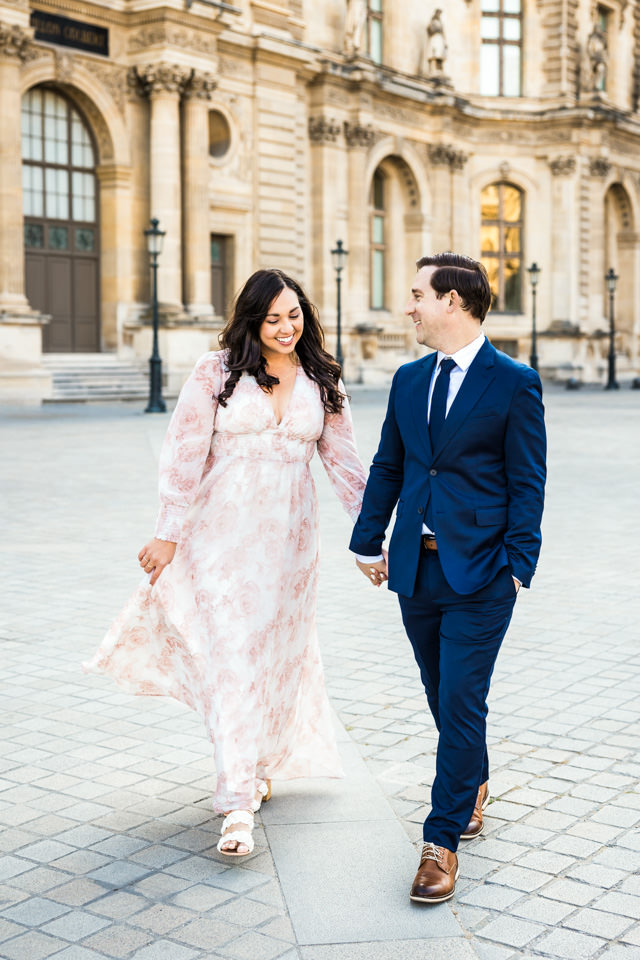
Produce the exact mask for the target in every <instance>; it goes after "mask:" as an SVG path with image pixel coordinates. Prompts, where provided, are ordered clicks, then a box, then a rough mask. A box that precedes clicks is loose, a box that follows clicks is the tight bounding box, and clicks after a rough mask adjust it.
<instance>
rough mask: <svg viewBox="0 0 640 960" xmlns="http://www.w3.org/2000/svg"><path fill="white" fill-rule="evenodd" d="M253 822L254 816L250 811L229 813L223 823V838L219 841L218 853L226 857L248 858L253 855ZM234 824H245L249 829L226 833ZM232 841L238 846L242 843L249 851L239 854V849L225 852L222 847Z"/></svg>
mask: <svg viewBox="0 0 640 960" xmlns="http://www.w3.org/2000/svg"><path fill="white" fill-rule="evenodd" d="M253 822H254V821H253V814H252V813H250V812H249V811H248V810H232V811H231V813H228V814H227V816H226V817H225V818H224V820H223V821H222V836H221V837H220V839H219V840H218V852H219V853H221V854H223V856H225V857H247V856H248V855H249V854H250V853H253V847H254V841H253V837H252V835H251V831H252V830H253ZM232 823H244V824H246V826H247V827H249V829H248V830H232V831H231V833H225V830H226V829H227V827H230V826H231V824H232ZM230 841H231V842H233V841H235V842H236V843H237V844H238V846H239V845H240V844H241V843H242V844H244V845H245V846H246V847H247V848H248V849H247V850H243V851H242V852H239V851H238V848H237V847H236V849H235V850H223V849H222V845H223V844H225V843H229V842H230Z"/></svg>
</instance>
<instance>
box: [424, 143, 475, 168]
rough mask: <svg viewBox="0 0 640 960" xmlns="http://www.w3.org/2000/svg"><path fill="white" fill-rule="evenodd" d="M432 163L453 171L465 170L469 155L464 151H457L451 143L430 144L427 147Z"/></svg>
mask: <svg viewBox="0 0 640 960" xmlns="http://www.w3.org/2000/svg"><path fill="white" fill-rule="evenodd" d="M427 153H428V156H429V161H430V163H432V164H433V166H434V167H436V166H446V167H450V168H451V169H452V170H463V169H464V165H465V163H466V162H467V160H468V159H469V155H468V154H467V153H464V151H462V150H456V149H455V147H454V146H453V145H452V144H450V143H430V144H429V145H428V146H427Z"/></svg>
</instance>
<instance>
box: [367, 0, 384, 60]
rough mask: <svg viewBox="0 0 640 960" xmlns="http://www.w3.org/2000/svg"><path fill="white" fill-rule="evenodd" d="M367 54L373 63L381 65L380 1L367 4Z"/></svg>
mask: <svg viewBox="0 0 640 960" xmlns="http://www.w3.org/2000/svg"><path fill="white" fill-rule="evenodd" d="M367 53H368V54H369V56H370V57H371V59H372V60H373V62H374V63H382V0H368V3H367Z"/></svg>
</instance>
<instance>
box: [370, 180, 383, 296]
mask: <svg viewBox="0 0 640 960" xmlns="http://www.w3.org/2000/svg"><path fill="white" fill-rule="evenodd" d="M384 181H385V178H384V174H383V173H382V171H381V170H376V172H375V173H374V175H373V183H372V185H371V309H372V310H384V308H385V260H386V246H385V182H384Z"/></svg>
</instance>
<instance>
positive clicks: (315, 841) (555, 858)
mask: <svg viewBox="0 0 640 960" xmlns="http://www.w3.org/2000/svg"><path fill="white" fill-rule="evenodd" d="M546 403H547V410H548V427H549V436H550V462H549V466H550V479H549V486H548V506H547V510H546V514H545V520H544V530H543V536H544V546H543V554H542V559H541V563H540V565H539V569H538V574H537V575H536V578H535V580H534V584H533V589H532V590H531V591H522V592H521V594H520V596H519V598H518V601H517V605H516V611H515V615H514V620H513V623H512V626H511V629H510V631H509V633H508V634H507V639H506V641H505V643H504V645H503V648H502V652H501V654H500V658H499V660H498V665H497V668H496V672H495V675H494V681H493V685H492V690H491V699H490V715H489V730H490V755H491V761H492V774H491V792H492V795H493V797H494V801H493V802H492V804H491V805H490V806H489V808H488V810H487V817H486V823H487V827H486V830H485V834H484V835H483V836H482V837H481V838H479V839H477V840H475V841H472V842H470V843H467V844H463V845H462V848H461V877H460V880H459V882H458V886H457V891H456V897H455V900H453V901H451V902H450V903H448V904H443V905H441V906H438V907H420V906H418V905H412V904H410V903H409V900H408V888H409V885H410V882H411V880H412V877H413V872H414V870H415V867H416V865H417V855H416V853H415V851H414V850H413V849H412V846H411V842H412V841H416V840H418V839H419V838H420V836H421V823H422V820H423V819H424V816H425V810H426V807H425V804H426V801H427V799H428V795H429V784H430V782H431V778H432V775H433V762H434V746H435V738H434V731H433V727H432V724H431V721H430V718H429V717H428V715H427V713H426V711H425V700H424V696H423V694H422V692H421V689H420V685H419V682H418V677H417V669H416V667H415V665H414V663H413V660H412V656H411V654H410V651H409V649H408V643H407V641H406V640H405V638H404V636H403V631H402V628H401V624H400V619H399V615H398V610H397V602H396V600H395V597H394V596H393V595H392V594H389V593H388V592H387V590H386V588H382V589H381V590H375V589H374V588H373V587H371V586H370V585H369V584H367V582H366V581H365V579H364V578H363V577H361V575H360V574H358V573H357V572H356V570H355V568H354V566H353V563H352V560H351V558H350V556H349V555H348V554H347V553H346V551H345V546H344V545H345V542H346V541H347V539H348V535H349V523H348V520H347V518H346V517H345V516H344V514H342V512H341V509H340V507H339V504H338V503H337V501H336V500H335V498H334V497H333V495H332V493H331V491H330V489H329V486H328V483H327V481H326V478H325V477H324V476H323V475H322V473H321V472H320V471H319V470H317V469H316V470H315V472H316V474H317V482H318V489H319V494H320V498H321V504H322V524H323V527H322V539H323V559H322V579H321V591H320V605H319V629H320V636H321V643H322V649H323V655H324V659H325V666H326V672H327V679H328V685H329V690H330V694H331V698H332V702H333V705H334V707H335V710H336V728H337V732H338V737H339V742H340V747H341V750H342V753H343V757H344V760H345V768H346V772H347V776H346V779H345V780H344V781H331V782H322V781H318V782H315V781H314V782H306V783H303V782H300V783H291V784H276V785H275V792H274V798H273V800H272V801H271V802H270V803H269V804H268V805H265V806H264V807H263V811H262V812H261V814H260V815H259V816H258V817H257V829H256V837H257V842H256V850H255V852H254V854H253V855H252V856H251V857H250V858H246V859H245V860H241V861H239V862H237V863H236V862H235V861H229V860H228V859H226V858H222V857H221V856H220V855H219V854H218V853H217V852H216V850H215V844H216V841H217V839H218V830H219V824H220V820H219V819H218V818H216V817H214V815H213V813H212V811H211V806H210V797H211V795H212V792H213V782H214V770H213V765H212V761H211V758H210V748H209V745H208V743H207V741H206V739H205V737H204V733H203V728H202V726H201V723H200V721H199V719H198V718H197V717H196V716H195V715H193V714H192V713H190V712H189V711H188V710H187V709H186V708H183V707H181V706H179V705H176V704H173V703H171V702H167V701H164V700H158V699H153V698H137V699H136V698H132V697H130V696H128V695H126V694H124V693H123V692H121V691H120V690H119V689H118V688H116V687H115V686H114V685H113V684H112V683H111V682H110V681H108V680H106V679H105V678H101V677H93V676H91V677H87V676H84V675H83V674H82V673H81V671H80V666H79V665H80V662H81V661H82V660H83V659H85V658H86V657H87V656H88V655H89V654H90V653H91V652H92V651H93V649H94V648H95V646H96V645H97V644H98V642H99V641H100V639H101V637H102V635H103V633H104V631H105V629H106V627H107V626H108V623H109V621H110V619H111V618H112V617H113V616H114V615H115V613H116V612H117V611H118V609H119V607H120V606H121V604H122V603H123V601H124V600H125V598H126V597H127V595H128V593H129V592H130V591H131V590H132V588H133V587H134V585H135V584H136V582H137V580H138V579H139V571H138V568H137V564H136V561H135V554H136V553H137V550H138V549H139V546H140V545H141V544H142V543H143V542H144V541H145V539H146V538H147V537H148V536H149V535H150V531H151V530H152V527H153V522H154V516H155V505H156V494H155V487H156V479H155V473H156V463H157V455H158V450H159V446H160V443H161V440H162V435H163V432H164V429H165V427H166V423H167V419H168V418H167V416H164V415H162V416H144V415H142V414H141V408H140V407H139V406H136V405H125V404H123V405H112V406H100V405H96V406H68V407H67V406H51V407H45V408H44V409H42V410H31V411H29V410H17V409H16V410H6V411H4V412H3V414H2V415H1V416H0V444H1V449H2V469H1V487H0V507H1V508H2V550H1V551H0V558H1V559H0V563H1V568H0V574H1V577H2V580H1V582H2V604H1V607H0V643H1V646H0V652H1V657H0V697H1V699H2V720H1V722H2V737H1V743H2V746H1V753H0V823H1V824H2V827H3V830H2V833H1V834H0V845H1V846H0V957H1V958H4V960H40V958H48V957H55V958H56V960H104V958H127V960H129V958H135V960H214V958H219V960H272V958H273V960H276V958H278V960H511V958H515V957H523V958H530V960H533V958H534V957H545V958H553V960H583V958H584V960H592V958H593V960H600V958H606V960H637V958H640V875H639V874H640V870H639V865H640V830H639V829H638V825H639V823H640V790H639V786H638V784H639V780H640V761H639V760H638V747H639V745H640V732H639V731H640V727H639V720H640V593H639V590H638V571H639V570H640V538H639V537H638V518H639V516H640V503H639V501H640V392H638V391H631V390H624V391H620V392H618V393H605V392H604V391H602V390H595V389H585V390H583V391H579V392H576V393H569V392H566V391H563V390H560V389H559V388H556V387H552V388H549V389H548V390H547V393H546ZM384 405H385V397H384V394H383V393H381V392H373V391H366V390H359V389H357V388H354V391H353V409H354V418H355V422H356V428H357V433H358V440H359V445H360V448H361V453H362V455H363V459H365V460H366V461H368V460H369V459H370V457H371V455H372V453H373V451H374V449H375V444H376V440H377V435H378V430H379V425H380V421H381V418H382V415H383V412H384Z"/></svg>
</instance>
